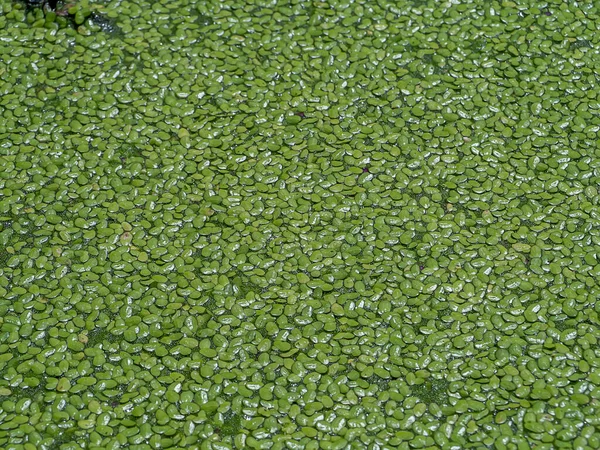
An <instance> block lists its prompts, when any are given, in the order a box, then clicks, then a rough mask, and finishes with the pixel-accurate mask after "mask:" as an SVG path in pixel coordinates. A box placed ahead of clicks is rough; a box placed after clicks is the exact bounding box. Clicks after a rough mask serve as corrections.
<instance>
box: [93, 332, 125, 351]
mask: <svg viewBox="0 0 600 450" xmlns="http://www.w3.org/2000/svg"><path fill="white" fill-rule="evenodd" d="M120 339H121V336H116V335H114V334H112V333H111V332H110V331H108V330H107V329H106V328H94V329H93V330H92V331H90V332H89V333H88V342H87V346H88V347H95V346H96V345H98V344H101V343H102V342H104V341H108V342H110V343H113V342H116V341H118V340H120Z"/></svg>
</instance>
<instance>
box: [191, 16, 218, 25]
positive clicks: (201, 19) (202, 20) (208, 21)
mask: <svg viewBox="0 0 600 450" xmlns="http://www.w3.org/2000/svg"><path fill="white" fill-rule="evenodd" d="M195 22H196V23H197V24H198V25H200V26H201V27H208V26H210V25H212V24H213V23H215V21H214V20H213V19H212V17H210V16H205V15H204V14H198V16H197V17H196V20H195Z"/></svg>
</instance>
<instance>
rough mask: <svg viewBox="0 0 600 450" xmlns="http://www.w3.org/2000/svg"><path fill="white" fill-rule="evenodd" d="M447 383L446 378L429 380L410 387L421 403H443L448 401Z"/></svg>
mask: <svg viewBox="0 0 600 450" xmlns="http://www.w3.org/2000/svg"><path fill="white" fill-rule="evenodd" d="M449 385H450V383H449V382H448V381H446V380H431V381H426V382H425V383H423V384H419V385H415V386H411V387H410V389H411V391H412V393H413V394H414V395H415V396H417V397H418V398H419V399H420V400H421V401H422V402H423V403H427V404H429V403H437V404H438V405H445V404H447V403H448V386H449Z"/></svg>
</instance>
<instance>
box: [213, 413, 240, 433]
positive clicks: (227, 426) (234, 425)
mask: <svg viewBox="0 0 600 450" xmlns="http://www.w3.org/2000/svg"><path fill="white" fill-rule="evenodd" d="M241 427H242V418H241V416H240V415H239V414H236V413H234V412H233V411H228V412H227V413H226V414H225V417H224V418H223V425H221V426H220V427H219V428H220V433H219V434H221V436H235V435H236V434H237V433H238V431H239V430H240V428H241Z"/></svg>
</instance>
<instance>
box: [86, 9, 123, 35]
mask: <svg viewBox="0 0 600 450" xmlns="http://www.w3.org/2000/svg"><path fill="white" fill-rule="evenodd" d="M90 21H91V22H92V24H94V25H96V26H98V27H99V28H100V30H101V31H103V32H104V33H106V34H109V35H111V36H115V37H122V36H124V34H123V30H121V27H119V26H118V25H117V21H116V20H115V19H112V18H110V17H107V16H104V15H102V14H98V13H95V12H93V13H92V14H91V15H90Z"/></svg>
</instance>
